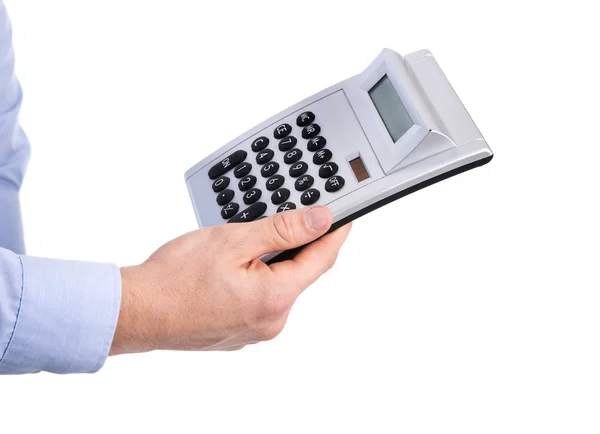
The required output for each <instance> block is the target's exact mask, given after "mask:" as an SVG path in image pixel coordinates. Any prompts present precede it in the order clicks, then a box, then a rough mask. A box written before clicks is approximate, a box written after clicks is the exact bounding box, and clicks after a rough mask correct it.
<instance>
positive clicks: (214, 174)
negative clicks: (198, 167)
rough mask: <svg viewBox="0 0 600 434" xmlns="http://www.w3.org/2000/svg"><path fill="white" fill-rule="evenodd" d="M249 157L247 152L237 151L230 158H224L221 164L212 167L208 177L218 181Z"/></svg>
mask: <svg viewBox="0 0 600 434" xmlns="http://www.w3.org/2000/svg"><path fill="white" fill-rule="evenodd" d="M247 155H248V153H247V152H246V151H235V152H234V153H233V154H231V155H230V156H229V157H226V158H223V159H222V160H221V161H220V162H219V163H217V164H215V165H214V166H213V167H211V168H210V170H209V171H208V177H209V178H210V179H217V178H218V177H219V176H221V175H224V174H226V173H227V172H229V171H230V170H231V169H233V168H234V167H235V166H237V165H238V164H240V163H241V162H242V161H244V160H245V159H246V156H247Z"/></svg>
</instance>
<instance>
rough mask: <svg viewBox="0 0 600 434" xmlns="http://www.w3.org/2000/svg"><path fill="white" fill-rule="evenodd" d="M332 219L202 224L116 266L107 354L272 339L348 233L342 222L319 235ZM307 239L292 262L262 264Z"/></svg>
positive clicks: (288, 216)
mask: <svg viewBox="0 0 600 434" xmlns="http://www.w3.org/2000/svg"><path fill="white" fill-rule="evenodd" d="M332 219H333V216H332V213H331V211H330V210H329V209H327V208H325V207H313V208H304V209H299V210H293V211H286V212H283V213H278V214H276V215H274V216H271V217H268V218H265V219H262V220H259V221H255V222H250V223H232V224H226V225H221V226H215V227H209V228H204V229H200V230H197V231H194V232H190V233H188V234H185V235H183V236H181V237H179V238H176V239H174V240H173V241H170V242H169V243H167V244H165V245H164V246H162V247H161V248H160V249H158V250H157V251H156V252H155V253H154V254H152V256H150V258H149V259H148V260H146V261H145V262H144V263H142V264H140V265H137V266H133V267H126V268H123V269H121V276H122V280H123V293H122V301H121V311H120V314H119V320H118V324H117V329H116V332H115V336H114V339H113V344H112V347H111V351H110V354H111V355H116V354H123V353H134V352H144V351H151V350H157V349H165V350H166V349H170V350H238V349H241V348H243V347H244V346H246V345H248V344H253V343H257V342H259V341H265V340H270V339H273V338H274V337H275V336H277V335H278V334H279V333H280V332H281V330H282V329H283V327H284V325H285V323H286V320H287V317H288V314H289V312H290V309H291V308H292V305H293V304H294V302H295V301H296V298H297V297H298V296H299V295H300V294H301V293H302V291H304V289H306V287H308V286H309V285H310V284H312V283H313V282H314V281H315V280H317V278H319V276H321V275H322V274H323V273H325V272H326V271H327V270H329V269H330V268H331V267H332V266H333V264H334V262H335V260H336V258H337V255H338V252H339V249H340V248H341V246H342V244H343V243H344V241H345V240H346V237H347V236H348V233H349V232H350V227H351V224H348V225H346V226H344V227H342V228H340V229H338V230H336V231H334V232H332V233H330V234H327V235H325V236H322V235H323V234H325V233H326V232H327V231H328V230H329V228H330V227H331V223H332ZM319 237H321V238H319ZM315 240H316V241H315ZM313 241H314V242H313ZM310 242H312V243H311V244H310V245H308V246H306V247H304V248H303V249H302V250H301V251H300V253H299V254H298V255H297V256H296V257H295V258H294V259H293V260H288V261H283V262H279V263H275V264H272V265H266V264H265V263H263V262H262V261H261V260H260V259H259V258H260V257H261V256H263V255H264V254H267V253H270V252H277V251H282V250H290V249H293V248H295V247H299V246H303V245H305V244H307V243H310Z"/></svg>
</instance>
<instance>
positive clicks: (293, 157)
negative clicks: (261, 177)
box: [283, 149, 302, 164]
mask: <svg viewBox="0 0 600 434" xmlns="http://www.w3.org/2000/svg"><path fill="white" fill-rule="evenodd" d="M300 158H302V151H301V150H300V149H292V150H291V151H288V152H287V153H286V154H285V156H284V157H283V162H284V163H285V164H294V163H295V162H296V161H298V160H299V159H300Z"/></svg>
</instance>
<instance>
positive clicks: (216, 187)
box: [213, 176, 229, 193]
mask: <svg viewBox="0 0 600 434" xmlns="http://www.w3.org/2000/svg"><path fill="white" fill-rule="evenodd" d="M228 186H229V178H228V177H226V176H221V177H220V178H219V179H217V180H216V181H215V182H213V191H214V192H215V193H218V192H220V191H223V190H225V189H226V188H227V187H228Z"/></svg>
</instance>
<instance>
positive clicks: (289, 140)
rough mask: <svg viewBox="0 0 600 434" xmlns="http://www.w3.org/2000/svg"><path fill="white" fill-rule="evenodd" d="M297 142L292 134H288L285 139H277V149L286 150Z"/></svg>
mask: <svg viewBox="0 0 600 434" xmlns="http://www.w3.org/2000/svg"><path fill="white" fill-rule="evenodd" d="M297 143H298V139H297V138H295V137H294V136H288V137H286V138H285V139H281V140H280V141H279V150H280V151H281V152H286V151H289V150H290V149H292V148H293V147H294V146H296V144H297Z"/></svg>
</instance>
